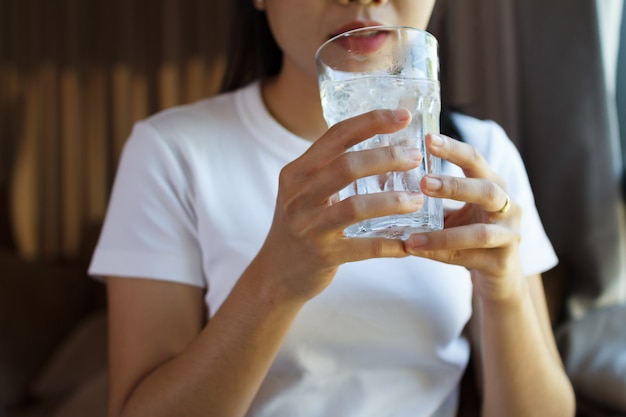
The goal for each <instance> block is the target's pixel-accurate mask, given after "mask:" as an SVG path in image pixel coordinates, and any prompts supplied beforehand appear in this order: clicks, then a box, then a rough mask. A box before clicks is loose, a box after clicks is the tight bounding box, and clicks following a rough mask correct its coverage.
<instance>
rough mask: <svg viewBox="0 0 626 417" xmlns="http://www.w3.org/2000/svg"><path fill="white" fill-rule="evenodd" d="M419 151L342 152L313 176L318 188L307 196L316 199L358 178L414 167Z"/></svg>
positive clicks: (397, 148)
mask: <svg viewBox="0 0 626 417" xmlns="http://www.w3.org/2000/svg"><path fill="white" fill-rule="evenodd" d="M421 161H422V154H421V152H420V151H419V149H417V148H412V147H402V146H385V147H381V148H376V149H368V150H364V151H355V152H345V153H344V154H342V155H341V156H339V157H338V158H336V159H335V160H334V161H332V162H331V163H330V164H328V165H327V166H326V167H324V168H323V169H322V170H321V171H320V172H318V173H317V175H316V176H315V184H316V187H317V189H316V190H315V191H312V192H311V193H310V194H309V196H310V198H312V199H315V201H311V202H310V203H311V204H315V203H316V202H318V201H319V200H320V199H325V198H327V197H328V196H329V195H332V194H335V193H337V192H339V191H340V190H342V189H343V188H345V187H346V186H348V185H349V184H351V183H352V182H354V181H355V180H357V179H359V178H364V177H369V176H372V175H382V174H384V175H386V174H387V173H389V172H396V171H408V170H411V169H414V168H417V167H418V166H419V164H420V163H421Z"/></svg>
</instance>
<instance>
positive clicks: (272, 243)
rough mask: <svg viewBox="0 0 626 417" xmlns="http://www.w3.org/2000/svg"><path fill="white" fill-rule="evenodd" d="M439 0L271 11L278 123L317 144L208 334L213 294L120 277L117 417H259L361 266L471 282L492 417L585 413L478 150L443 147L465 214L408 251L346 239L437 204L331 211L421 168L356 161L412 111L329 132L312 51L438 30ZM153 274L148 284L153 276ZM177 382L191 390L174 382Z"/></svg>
mask: <svg viewBox="0 0 626 417" xmlns="http://www.w3.org/2000/svg"><path fill="white" fill-rule="evenodd" d="M433 5H434V0H433V1H430V0H397V1H393V0H390V1H367V0H363V1H361V2H359V1H347V0H345V1H339V0H337V1H334V0H321V1H310V0H265V3H264V4H263V5H260V4H257V7H259V8H262V9H264V11H265V12H266V13H267V16H268V18H269V20H270V23H271V25H272V28H273V33H274V35H275V36H276V39H277V41H278V43H279V45H280V46H281V48H282V49H283V51H284V54H285V61H284V65H283V67H282V69H281V72H280V74H279V75H278V76H277V77H276V78H274V79H271V80H268V81H267V82H266V83H265V84H264V85H263V88H262V92H263V97H264V100H265V102H266V104H267V106H268V108H269V109H270V111H271V113H272V114H273V115H274V117H275V118H276V119H277V120H278V121H279V122H281V123H282V124H283V125H284V126H285V127H287V128H288V129H290V130H291V131H293V132H294V133H296V134H298V135H300V136H302V137H305V138H309V139H310V140H312V141H314V143H313V145H312V146H311V148H310V149H309V150H308V151H307V152H305V153H304V154H303V155H302V156H301V157H300V158H298V159H297V160H295V161H293V162H292V163H290V164H288V165H287V166H286V167H285V168H284V169H283V170H282V172H281V174H280V178H279V192H278V198H277V205H276V210H275V214H274V219H273V223H272V226H271V229H270V231H269V233H268V236H267V238H266V240H265V243H264V244H263V246H262V248H261V249H260V251H259V253H258V254H257V256H256V257H255V258H254V259H253V261H252V262H251V264H250V265H249V266H248V268H247V269H246V270H245V272H244V273H243V274H242V276H241V277H240V279H239V281H238V282H237V284H236V285H235V287H234V289H233V291H232V292H231V294H230V295H229V296H228V298H227V299H226V300H225V302H224V304H223V305H222V306H221V308H220V309H219V310H218V311H217V313H216V314H215V316H213V317H212V318H211V320H210V321H209V322H208V323H206V322H204V312H205V306H204V299H203V290H202V289H199V288H195V287H191V286H188V285H182V284H176V283H168V282H159V281H155V280H150V279H132V278H115V277H110V278H109V279H108V285H107V288H108V295H109V315H110V317H109V325H110V330H109V334H110V340H109V345H110V396H109V416H110V417H117V416H151V417H159V416H205V415H207V413H209V415H215V416H220V417H222V416H223V417H230V416H243V415H245V413H246V411H247V409H248V407H249V405H250V402H251V401H252V399H253V398H254V396H255V394H256V392H257V390H258V389H259V386H260V384H261V382H262V381H263V378H264V377H265V375H266V373H267V371H268V369H269V367H270V365H271V363H272V361H273V359H274V357H275V356H276V353H277V351H278V349H279V348H280V345H281V343H282V341H283V338H284V336H285V334H286V332H287V331H288V329H289V327H290V325H291V323H292V322H293V320H294V318H295V317H296V316H297V314H298V312H299V311H300V309H301V308H302V306H303V305H304V304H305V303H306V302H307V301H308V300H310V299H311V298H313V297H315V296H316V295H318V294H319V293H320V292H322V291H323V290H324V289H325V288H326V287H327V286H328V285H329V283H330V282H331V281H332V279H333V277H334V275H335V273H336V271H337V268H338V267H339V266H340V265H341V264H343V263H346V262H352V261H357V260H361V259H368V258H376V257H405V256H422V257H425V258H430V259H435V260H439V261H442V262H446V263H451V264H456V265H461V266H464V267H466V268H468V269H469V270H470V271H471V276H472V281H473V284H474V291H475V297H474V299H475V300H474V305H475V314H474V316H473V318H472V320H471V323H470V325H469V331H470V334H471V335H472V341H473V346H474V348H475V357H476V362H477V364H478V368H477V369H478V373H479V379H480V383H481V387H482V391H483V393H484V395H483V410H482V415H483V416H486V417H491V416H493V417H497V416H498V417H499V416H503V415H506V416H529V415H536V416H572V415H573V414H574V400H573V394H572V389H571V386H570V384H569V382H568V380H567V378H566V376H565V374H564V372H563V369H562V365H561V363H560V360H559V357H558V353H557V350H556V348H555V344H554V340H553V337H552V332H551V329H550V325H549V319H548V314H547V310H546V306H545V299H544V295H543V289H542V285H541V278H540V276H531V277H526V276H524V275H523V273H522V270H521V267H520V260H519V239H520V235H519V225H520V219H521V215H522V213H521V210H520V208H519V206H518V205H517V204H516V203H515V202H514V201H513V202H512V205H511V208H510V210H508V211H507V212H506V213H504V214H498V213H496V212H497V211H498V210H500V209H501V208H502V207H503V205H504V203H505V201H506V192H505V190H506V184H504V183H503V182H502V181H501V180H500V179H499V178H498V176H497V175H496V174H495V173H494V172H493V171H492V170H491V169H490V167H489V166H488V165H487V164H486V163H485V161H484V159H483V158H482V156H481V155H480V154H478V153H477V151H476V150H475V149H474V148H472V147H471V146H469V145H467V144H464V143H460V142H457V141H453V140H451V139H449V138H446V137H443V136H436V137H435V136H429V137H428V138H427V141H426V142H427V147H428V149H429V151H430V152H431V153H432V154H434V155H437V156H440V157H442V158H444V159H447V160H449V161H451V162H452V163H455V164H457V165H459V166H460V167H461V168H462V169H463V170H464V172H465V175H466V176H467V178H452V177H445V176H437V177H434V176H432V177H429V178H426V179H425V180H424V181H423V183H422V186H423V188H424V193H425V194H428V195H430V196H434V197H442V198H452V199H455V200H459V201H464V202H466V205H465V206H464V207H463V208H462V209H461V210H459V211H456V212H454V213H450V214H449V215H447V217H446V227H445V229H444V230H443V231H439V232H433V233H429V234H427V235H426V234H421V235H415V236H413V237H411V238H409V239H408V240H407V241H406V242H403V241H399V240H390V239H380V238H372V239H346V238H344V237H343V235H342V230H343V229H344V228H345V226H347V225H349V224H352V223H354V222H356V221H358V220H361V219H364V218H370V217H375V216H380V215H384V214H392V213H403V212H411V211H414V210H415V209H416V208H418V207H420V205H421V204H422V196H421V195H419V194H411V193H400V192H398V193H395V194H394V195H393V196H392V198H389V197H387V198H381V196H380V195H379V196H376V195H370V196H360V197H356V198H352V199H348V200H345V201H342V202H340V203H337V204H331V200H332V196H333V195H334V194H335V193H336V192H337V191H339V190H340V189H341V188H343V187H344V186H345V185H346V184H349V183H350V182H352V181H353V180H355V179H356V178H359V177H362V176H365V175H371V174H375V173H382V172H387V171H394V170H403V169H410V168H413V167H415V166H417V164H418V163H419V156H417V155H415V154H414V153H413V152H412V151H411V150H409V149H406V148H401V147H394V148H381V149H376V150H370V151H366V152H358V153H357V152H351V153H345V150H346V149H348V148H349V147H351V146H352V145H353V144H355V143H358V142H359V141H361V140H363V139H365V138H368V137H371V136H373V135H374V134H377V133H388V132H393V131H397V130H399V129H401V128H403V127H404V126H406V125H407V124H408V123H409V118H410V114H409V113H408V112H407V111H404V110H400V111H395V112H392V111H388V110H381V111H375V112H371V113H368V114H365V115H362V116H358V117H356V118H353V119H350V120H347V121H345V122H343V123H340V124H338V125H336V126H334V127H333V128H331V129H329V130H328V129H327V128H326V125H325V123H324V121H323V118H322V115H321V109H320V104H319V92H318V86H317V78H316V74H315V67H314V62H313V55H314V52H315V50H316V49H317V47H318V46H319V45H320V44H321V43H322V42H324V41H325V40H326V39H328V38H329V37H330V36H331V35H333V34H335V33H336V31H337V30H338V29H339V28H341V27H342V26H343V25H345V24H346V23H349V22H352V21H355V20H367V21H373V20H375V21H378V22H381V23H387V24H410V25H413V26H417V27H421V28H424V27H425V26H426V24H427V22H428V18H429V17H430V13H431V11H432V7H433ZM146 278H149V277H146ZM172 381H176V382H175V383H172Z"/></svg>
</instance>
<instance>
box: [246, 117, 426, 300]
mask: <svg viewBox="0 0 626 417" xmlns="http://www.w3.org/2000/svg"><path fill="white" fill-rule="evenodd" d="M410 118H411V115H410V113H409V112H408V111H407V110H396V111H392V110H376V111H372V112H369V113H366V114H363V115H360V116H357V117H354V118H351V119H348V120H345V121H343V122H341V123H338V124H336V125H335V126H333V127H332V128H330V129H329V130H328V131H327V132H326V133H325V134H324V135H323V136H321V137H320V138H319V139H318V140H317V141H316V142H315V143H314V144H313V145H312V146H311V147H310V148H309V150H308V151H307V152H305V153H304V154H303V155H302V156H301V157H300V158H298V159H296V160H295V161H293V162H292V163H290V164H288V165H287V166H285V167H284V168H283V170H282V171H281V173H280V178H279V187H278V197H277V201H276V209H275V213H274V219H273V222H272V226H271V229H270V231H269V233H268V236H267V239H266V241H265V243H264V245H263V247H262V249H261V250H260V252H259V254H258V256H257V257H256V258H255V260H254V261H253V265H255V267H260V268H261V269H260V271H262V276H264V286H267V287H268V288H271V290H272V291H273V293H274V294H275V295H279V296H282V297H286V298H287V299H290V300H299V301H302V302H303V301H306V300H308V299H310V298H312V297H314V296H315V295H317V294H318V293H319V292H320V291H322V290H323V289H324V288H325V287H326V286H327V285H328V284H330V282H331V281H332V278H333V277H334V275H335V272H336V270H337V267H338V266H339V265H341V264H343V263H346V262H352V261H358V260H363V259H369V258H381V257H404V256H407V253H406V251H405V249H404V244H403V242H402V241H401V240H393V239H385V238H346V237H345V236H344V234H343V230H344V229H345V228H346V227H347V226H349V225H351V224H354V223H356V222H358V221H361V220H364V219H368V218H373V217H379V216H384V215H389V214H396V213H410V212H413V211H416V210H418V209H419V208H420V207H421V205H422V203H423V196H422V194H421V193H407V192H385V193H376V194H370V195H361V196H354V197H350V198H348V199H345V200H343V201H337V197H336V196H337V193H338V192H339V191H340V190H341V189H343V188H344V187H346V186H347V185H349V184H350V183H352V182H353V181H355V180H356V179H357V178H361V177H366V176H369V175H375V174H381V173H385V172H389V171H404V170H408V169H412V168H415V167H417V166H418V165H419V163H420V161H421V158H422V156H421V154H420V153H419V151H417V150H416V149H415V148H407V147H400V146H393V147H383V148H378V149H371V150H365V151H358V152H346V150H348V149H349V148H350V147H352V146H353V145H355V144H357V143H359V142H361V141H363V140H365V139H367V138H370V137H372V136H374V135H376V134H386V133H392V132H395V131H398V130H400V129H402V128H404V127H406V126H407V125H408V124H409V122H410ZM263 272H264V273H263Z"/></svg>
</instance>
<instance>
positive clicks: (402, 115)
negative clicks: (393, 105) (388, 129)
mask: <svg viewBox="0 0 626 417" xmlns="http://www.w3.org/2000/svg"><path fill="white" fill-rule="evenodd" d="M393 117H395V119H396V120H397V121H399V122H404V121H405V120H408V119H409V118H410V117H411V113H409V111H408V110H407V109H396V110H394V111H393Z"/></svg>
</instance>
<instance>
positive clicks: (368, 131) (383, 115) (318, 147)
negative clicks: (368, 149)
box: [299, 109, 411, 175]
mask: <svg viewBox="0 0 626 417" xmlns="http://www.w3.org/2000/svg"><path fill="white" fill-rule="evenodd" d="M410 121H411V113H410V112H409V111H408V110H406V109H398V110H374V111H370V112H368V113H364V114H362V115H359V116H356V117H352V118H349V119H346V120H344V121H342V122H339V123H337V124H335V125H334V126H332V127H331V128H330V129H328V131H327V132H326V133H325V134H324V135H322V136H321V137H320V138H319V139H318V140H316V141H315V142H314V143H313V145H312V146H311V148H310V149H309V150H308V151H307V152H305V153H304V154H303V155H302V156H301V157H300V158H299V160H300V162H301V164H302V166H303V167H304V170H305V171H307V172H306V174H307V175H310V174H312V173H315V172H317V171H318V170H319V169H321V167H323V166H324V165H326V164H327V163H328V162H330V161H332V160H333V159H335V158H336V157H337V156H338V155H341V154H342V153H344V152H345V151H347V150H348V149H350V148H351V147H353V146H354V145H356V144H357V143H360V142H362V141H364V140H365V139H368V138H371V137H372V136H375V135H377V134H387V133H393V132H396V131H398V130H400V129H403V128H405V127H406V126H408V124H409V123H410Z"/></svg>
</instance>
